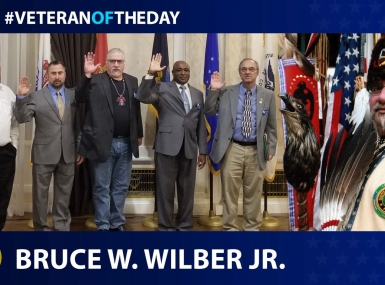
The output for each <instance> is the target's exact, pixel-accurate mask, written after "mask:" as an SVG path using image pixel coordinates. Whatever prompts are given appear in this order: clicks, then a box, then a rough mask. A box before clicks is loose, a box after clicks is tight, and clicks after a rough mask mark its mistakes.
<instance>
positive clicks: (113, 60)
mask: <svg viewBox="0 0 385 285" xmlns="http://www.w3.org/2000/svg"><path fill="white" fill-rule="evenodd" d="M107 61H108V62H109V63H111V64H114V63H115V62H116V63H117V64H122V63H124V60H120V59H119V60H118V59H107Z"/></svg>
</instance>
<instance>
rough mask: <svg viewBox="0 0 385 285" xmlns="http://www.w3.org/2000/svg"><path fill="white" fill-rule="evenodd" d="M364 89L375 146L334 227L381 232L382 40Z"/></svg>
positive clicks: (384, 209) (384, 215) (384, 161)
mask: <svg viewBox="0 0 385 285" xmlns="http://www.w3.org/2000/svg"><path fill="white" fill-rule="evenodd" d="M366 88H367V90H368V92H369V94H370V98H369V105H370V112H371V113H370V114H371V118H372V121H373V125H374V128H375V130H376V132H377V147H376V150H375V153H374V156H373V160H372V161H371V163H370V164H369V168H368V170H367V172H366V175H365V176H364V178H363V181H362V183H361V184H360V188H359V190H358V191H357V193H355V195H354V197H353V199H352V201H351V203H350V205H349V207H348V210H347V213H346V215H345V216H344V217H343V220H342V221H340V223H339V225H338V229H339V230H346V231H380V230H385V176H384V169H385V38H382V39H380V40H379V41H378V42H377V44H376V46H375V47H374V49H373V52H372V58H371V62H370V66H369V71H368V81H367V87H366Z"/></svg>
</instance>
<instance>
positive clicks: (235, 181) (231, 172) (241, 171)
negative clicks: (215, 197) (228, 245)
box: [221, 142, 264, 231]
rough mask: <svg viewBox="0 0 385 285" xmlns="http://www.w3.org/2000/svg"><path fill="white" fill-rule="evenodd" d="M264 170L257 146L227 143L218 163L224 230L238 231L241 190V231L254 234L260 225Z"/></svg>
mask: <svg viewBox="0 0 385 285" xmlns="http://www.w3.org/2000/svg"><path fill="white" fill-rule="evenodd" d="M263 180H264V170H261V169H260V167H259V162H258V153H257V146H256V145H255V146H241V145H239V144H236V143H234V142H232V143H230V145H229V148H228V149H227V151H226V153H225V156H224V157H223V159H222V160H221V182H222V199H223V229H224V230H233V231H234V230H238V197H239V190H240V189H241V188H243V230H245V231H257V230H258V228H259V227H260V226H261V225H262V213H261V194H262V190H263Z"/></svg>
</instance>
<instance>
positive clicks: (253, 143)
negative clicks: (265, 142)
mask: <svg viewBox="0 0 385 285" xmlns="http://www.w3.org/2000/svg"><path fill="white" fill-rule="evenodd" d="M233 142H234V143H236V144H239V145H242V146H249V145H257V142H240V141H236V140H233Z"/></svg>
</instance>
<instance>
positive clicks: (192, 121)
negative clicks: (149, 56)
mask: <svg viewBox="0 0 385 285" xmlns="http://www.w3.org/2000/svg"><path fill="white" fill-rule="evenodd" d="M151 83H152V80H151V79H150V80H146V79H144V78H143V80H142V83H141V84H140V86H139V89H138V94H137V97H136V98H137V99H138V100H139V101H140V102H142V103H145V104H153V105H154V107H155V108H156V109H157V111H158V116H159V128H158V133H157V135H156V139H155V151H156V152H158V153H161V154H165V155H170V156H176V155H177V154H178V153H179V151H180V149H181V147H182V144H183V142H184V147H185V149H184V150H185V155H186V158H188V159H193V158H196V157H197V154H198V150H197V146H198V148H199V154H207V130H206V124H205V117H204V113H203V107H204V101H203V93H202V92H201V91H199V90H198V89H196V88H194V87H192V86H191V85H189V89H190V94H191V101H192V108H191V110H190V112H189V113H188V114H186V112H185V110H184V107H183V100H182V97H181V95H180V92H179V90H178V88H177V86H176V83H175V82H174V81H171V82H167V83H166V82H158V83H157V84H156V85H155V86H154V87H153V88H152V89H151Z"/></svg>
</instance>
